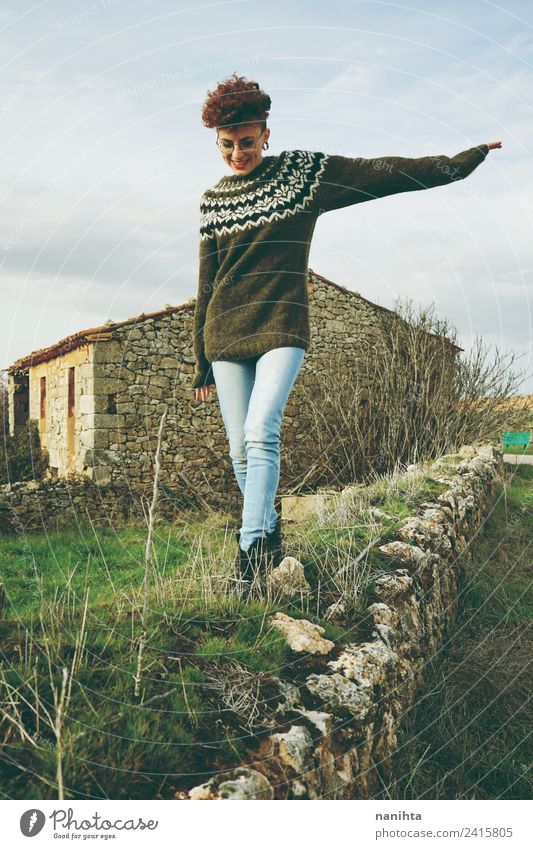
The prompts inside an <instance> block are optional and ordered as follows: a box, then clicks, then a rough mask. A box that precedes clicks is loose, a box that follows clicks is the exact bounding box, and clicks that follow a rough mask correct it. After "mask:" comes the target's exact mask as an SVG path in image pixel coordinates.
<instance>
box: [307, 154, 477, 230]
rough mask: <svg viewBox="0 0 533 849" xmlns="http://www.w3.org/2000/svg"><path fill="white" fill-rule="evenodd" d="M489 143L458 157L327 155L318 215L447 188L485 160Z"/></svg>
mask: <svg viewBox="0 0 533 849" xmlns="http://www.w3.org/2000/svg"><path fill="white" fill-rule="evenodd" d="M488 152H489V148H488V145H487V144H481V145H479V146H478V147H471V148H469V149H468V150H463V151H462V152H461V153H457V154H456V155H455V156H452V157H449V156H444V154H439V155H438V156H421V157H419V158H417V159H408V158H405V157H402V156H381V157H377V158H374V159H363V158H362V157H357V158H354V159H352V158H350V157H347V156H329V155H327V158H326V163H325V167H324V171H323V173H322V175H321V176H322V178H321V180H320V183H319V185H318V189H317V192H316V194H315V196H314V199H313V205H314V209H315V211H316V212H317V213H318V215H321V214H322V213H323V212H327V211H329V210H332V209H340V208H342V207H344V206H350V205H351V204H355V203H362V202H364V201H367V200H374V199H375V198H380V197H385V196H386V195H394V194H398V192H414V191H419V190H420V189H430V188H432V187H433V186H444V185H446V184H447V183H453V182H455V181H456V180H464V178H465V177H468V175H469V174H471V173H472V171H473V170H474V169H475V168H477V166H478V165H479V164H480V163H481V162H483V161H484V159H485V157H486V155H487V153H488Z"/></svg>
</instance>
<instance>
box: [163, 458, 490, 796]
mask: <svg viewBox="0 0 533 849" xmlns="http://www.w3.org/2000/svg"><path fill="white" fill-rule="evenodd" d="M460 454H461V456H463V457H464V459H463V460H462V461H461V462H460V463H459V464H457V465H455V464H454V463H447V462H446V458H441V460H440V461H437V463H436V464H435V465H434V466H433V468H432V469H430V470H429V474H431V476H432V477H433V478H435V479H436V480H439V481H441V482H442V483H445V484H446V485H447V486H448V489H447V490H446V491H445V492H443V493H442V494H441V495H438V496H437V497H436V499H435V501H434V502H427V503H425V504H423V505H421V507H420V510H419V512H418V513H417V514H416V515H414V516H412V517H409V518H407V519H406V520H404V522H403V523H402V525H401V527H400V531H399V533H398V539H397V540H396V541H393V542H389V543H387V544H385V545H382V546H380V550H381V552H382V553H383V554H385V555H386V556H387V558H388V559H389V565H390V568H389V569H388V570H383V571H382V572H381V573H380V574H379V573H378V574H376V575H375V576H374V580H373V590H372V594H371V598H370V604H369V606H368V607H367V608H366V611H365V621H366V630H367V634H368V636H367V638H366V639H360V640H359V641H354V642H353V643H351V644H349V645H343V646H341V647H339V648H336V647H335V644H334V643H331V642H330V641H326V640H323V639H321V638H320V634H319V633H318V634H316V633H315V635H314V637H313V638H312V639H311V640H310V639H309V632H310V631H311V630H312V629H315V630H316V627H317V626H313V625H311V623H305V621H304V622H303V623H302V620H293V628H294V630H295V631H296V632H297V631H298V629H300V633H299V639H298V640H294V639H292V641H289V642H290V645H291V648H292V650H293V652H294V658H295V663H294V664H290V665H288V667H287V668H286V669H285V670H284V672H285V679H284V681H283V682H281V681H280V682H279V683H280V687H279V690H280V694H283V697H280V699H279V700H276V699H275V698H272V699H271V701H270V704H271V705H272V708H271V714H270V716H269V717H266V718H265V721H264V727H265V729H266V736H265V737H264V738H263V740H262V742H261V743H260V745H259V746H258V747H257V749H255V750H254V751H250V752H249V755H248V757H247V759H246V762H245V763H243V764H242V766H241V767H239V768H237V769H232V770H231V771H227V772H219V773H217V775H216V776H215V777H213V778H211V779H210V780H208V781H206V782H205V783H204V784H201V785H199V786H196V787H194V788H193V789H191V790H190V792H189V794H185V793H181V794H178V796H177V798H181V799H185V798H190V799H285V798H288V799H320V798H326V799H364V798H372V796H373V795H374V794H375V793H377V792H379V791H381V790H382V788H383V782H385V783H386V781H387V779H388V777H390V774H391V759H392V755H393V753H394V751H395V749H396V747H397V734H398V729H399V727H400V725H401V723H402V717H403V716H404V714H405V712H406V711H407V710H408V709H409V707H410V705H412V703H413V701H414V699H415V697H416V695H417V694H418V692H419V691H420V690H421V689H422V688H423V683H424V670H425V665H426V663H427V662H428V661H429V660H430V659H432V658H434V657H435V655H436V654H437V653H438V651H439V647H440V646H441V644H442V641H443V637H444V635H445V633H446V629H447V627H448V625H449V623H450V621H451V619H452V618H453V615H454V612H455V609H456V605H457V601H458V591H459V588H460V583H461V579H462V572H463V569H464V567H465V563H467V561H468V556H469V544H470V542H471V541H472V540H474V539H475V535H476V532H477V531H478V529H479V528H480V526H481V525H482V523H483V522H484V520H485V518H486V516H487V513H488V509H489V505H490V504H491V501H492V499H493V496H494V489H495V484H496V482H497V481H498V479H499V478H500V477H501V476H502V474H503V456H502V451H501V448H500V447H499V446H490V445H486V446H479V447H476V448H473V447H471V446H464V447H463V448H462V449H461V451H460ZM410 468H411V469H413V468H414V467H410ZM408 471H409V470H408ZM279 568H281V567H279ZM281 617H283V621H282V625H283V628H284V629H286V628H287V626H288V625H289V624H290V623H289V622H288V621H287V620H289V619H290V617H287V616H284V615H283V614H281ZM279 619H280V614H279V613H278V614H276V615H275V616H274V617H273V620H278V621H276V623H275V624H278V625H279ZM273 624H274V623H273ZM302 628H304V629H306V630H307V633H302V630H301V629H302ZM319 630H320V629H318V631H319ZM316 654H318V655H319V656H316V657H314V655H316ZM302 656H303V657H304V659H306V660H308V661H309V663H308V666H312V665H313V663H314V665H315V670H314V671H312V672H310V673H308V674H307V675H306V676H305V675H304V678H303V680H302V677H301V675H300V677H299V678H298V677H297V676H296V673H294V672H293V673H292V674H293V677H294V680H287V674H286V673H287V671H290V670H293V669H294V668H295V667H296V659H297V658H298V657H300V658H302ZM276 701H278V704H277V705H276ZM269 728H275V729H276V731H275V733H268V729H269Z"/></svg>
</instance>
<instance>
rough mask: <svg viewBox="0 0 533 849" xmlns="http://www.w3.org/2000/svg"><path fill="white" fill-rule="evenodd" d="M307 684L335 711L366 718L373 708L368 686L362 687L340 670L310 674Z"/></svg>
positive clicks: (328, 707)
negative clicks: (339, 671)
mask: <svg viewBox="0 0 533 849" xmlns="http://www.w3.org/2000/svg"><path fill="white" fill-rule="evenodd" d="M305 686H306V687H307V689H308V690H309V692H310V693H312V694H313V695H314V696H316V697H317V698H318V699H319V700H320V701H321V702H322V703H323V704H324V706H325V707H327V709H328V711H331V712H333V713H337V714H338V713H339V712H340V713H344V712H347V713H349V714H351V715H352V716H353V717H355V718H356V719H364V718H365V716H366V715H367V713H368V712H369V711H370V709H371V708H372V699H371V698H370V695H369V693H368V687H360V686H358V685H357V684H354V683H353V682H352V681H349V680H348V678H345V677H344V675H340V674H339V673H338V672H335V673H334V674H333V675H316V674H313V675H310V676H309V677H308V678H307V680H306V682H305Z"/></svg>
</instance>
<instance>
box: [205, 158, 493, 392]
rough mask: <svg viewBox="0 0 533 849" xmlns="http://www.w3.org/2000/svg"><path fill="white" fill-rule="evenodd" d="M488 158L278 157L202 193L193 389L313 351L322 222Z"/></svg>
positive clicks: (459, 175)
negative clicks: (227, 372)
mask: <svg viewBox="0 0 533 849" xmlns="http://www.w3.org/2000/svg"><path fill="white" fill-rule="evenodd" d="M488 152H489V148H488V145H486V144H481V145H479V146H478V147H472V148H469V149H468V150H465V151H462V152H461V153H458V154H457V155H456V156H453V157H448V156H444V155H438V156H422V157H419V158H417V159H408V158H405V157H400V156H382V157H377V158H373V159H363V158H361V157H357V158H353V159H352V158H350V157H345V156H337V155H329V154H325V153H319V152H313V151H307V150H284V151H282V152H281V153H280V154H279V155H277V156H264V157H263V159H262V160H261V162H260V163H259V165H257V166H256V167H255V168H254V169H253V171H251V172H250V173H249V174H248V175H246V176H245V177H240V176H238V175H231V176H226V177H222V178H221V179H220V180H219V181H218V183H216V184H215V185H214V186H213V187H212V188H210V189H208V190H207V191H205V192H204V194H203V195H202V200H201V204H200V252H199V280H198V295H197V298H196V305H195V311H194V340H193V347H194V354H195V359H196V370H195V374H194V377H193V383H192V386H193V388H196V387H199V386H203V385H209V384H212V383H214V378H213V372H212V369H211V368H210V364H211V363H212V362H214V361H215V360H240V359H246V358H248V357H254V356H258V355H260V354H264V353H265V352H266V351H269V350H271V349H272V348H278V347H281V346H285V345H292V346H296V347H300V348H305V349H307V348H308V347H309V344H310V325H309V302H308V292H307V276H308V265H307V263H308V257H309V251H310V247H311V238H312V235H313V231H314V228H315V225H316V221H317V219H318V217H319V215H322V213H324V212H328V211H330V210H333V209H341V208H342V207H346V206H350V205H351V204H356V203H362V202H364V201H368V200H374V199H375V198H380V197H385V196H386V195H393V194H397V193H398V192H410V191H418V190H420V189H429V188H432V187H434V186H442V185H445V184H447V183H453V182H455V181H456V180H462V179H464V178H465V177H467V176H468V175H469V174H470V173H471V172H472V171H473V170H474V169H475V168H477V166H478V165H479V164H480V163H481V162H483V160H484V159H485V157H486V155H487V153H488Z"/></svg>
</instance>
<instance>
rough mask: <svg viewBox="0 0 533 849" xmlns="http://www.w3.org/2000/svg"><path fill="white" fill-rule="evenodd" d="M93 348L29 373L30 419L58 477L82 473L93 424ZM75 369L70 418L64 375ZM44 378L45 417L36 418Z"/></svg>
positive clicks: (52, 361) (70, 353)
mask: <svg viewBox="0 0 533 849" xmlns="http://www.w3.org/2000/svg"><path fill="white" fill-rule="evenodd" d="M92 358H93V347H92V345H90V344H87V345H84V346H82V347H80V348H76V349H75V350H73V351H70V352H69V353H68V354H64V355H63V356H59V357H56V358H55V359H53V360H49V361H48V362H44V363H40V364H39V365H36V366H34V367H33V368H31V369H30V408H29V415H30V419H35V420H36V421H38V422H39V431H40V437H41V444H42V446H43V447H44V448H47V449H48V453H49V458H50V459H49V463H50V466H51V467H52V468H54V469H56V470H57V474H58V475H68V474H75V473H76V472H80V471H81V470H82V469H83V461H84V453H85V449H86V448H87V447H89V443H88V440H89V439H90V433H91V429H92V424H93V412H94V410H93V404H94V400H93V363H92ZM71 367H74V368H75V378H76V379H75V382H74V416H72V417H71V418H70V419H69V417H68V416H67V402H68V371H69V368H71ZM42 377H44V378H46V416H45V418H44V419H41V418H40V399H41V392H40V383H41V378H42Z"/></svg>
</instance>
